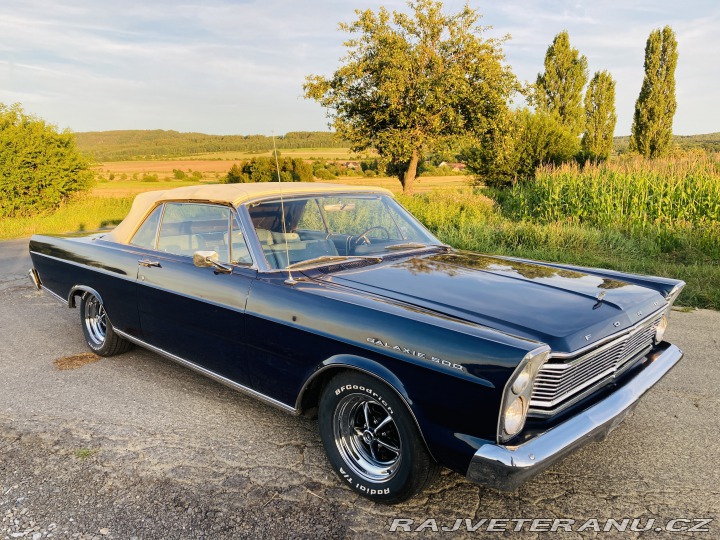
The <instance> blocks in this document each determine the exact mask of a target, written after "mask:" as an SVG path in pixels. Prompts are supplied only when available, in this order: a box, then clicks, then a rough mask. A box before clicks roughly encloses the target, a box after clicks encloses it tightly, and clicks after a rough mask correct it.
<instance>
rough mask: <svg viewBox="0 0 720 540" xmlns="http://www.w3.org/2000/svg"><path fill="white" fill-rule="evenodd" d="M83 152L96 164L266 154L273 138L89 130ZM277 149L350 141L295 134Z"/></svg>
mask: <svg viewBox="0 0 720 540" xmlns="http://www.w3.org/2000/svg"><path fill="white" fill-rule="evenodd" d="M75 140H76V141H77V145H78V147H79V148H80V150H81V151H82V152H83V153H85V154H87V155H88V156H90V157H92V158H93V159H95V160H97V161H122V160H132V159H154V158H170V157H178V156H188V155H192V154H204V153H207V152H258V153H261V152H267V151H269V150H272V146H273V142H272V137H267V136H265V135H207V134H205V133H181V132H178V131H165V130H161V129H156V130H126V131H88V132H82V133H76V134H75ZM275 141H276V144H277V148H278V150H282V149H290V148H345V147H348V146H349V144H348V143H347V142H344V141H341V140H338V139H336V138H335V134H334V133H330V132H323V131H293V132H289V133H286V134H285V135H278V136H276V137H275Z"/></svg>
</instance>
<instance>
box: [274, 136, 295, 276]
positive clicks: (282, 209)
mask: <svg viewBox="0 0 720 540" xmlns="http://www.w3.org/2000/svg"><path fill="white" fill-rule="evenodd" d="M272 141H273V154H274V155H275V170H276V171H277V179H278V182H280V186H279V188H280V212H281V213H282V231H283V239H284V240H285V257H286V259H287V265H288V269H287V271H288V277H287V279H286V280H285V283H286V284H287V285H295V284H296V283H297V281H296V280H295V279H294V278H293V275H292V270H290V268H289V266H290V248H289V247H288V239H287V225H286V224H285V202H284V201H283V190H282V178H281V177H280V162H279V161H278V155H277V146H276V145H275V132H274V131H273V132H272Z"/></svg>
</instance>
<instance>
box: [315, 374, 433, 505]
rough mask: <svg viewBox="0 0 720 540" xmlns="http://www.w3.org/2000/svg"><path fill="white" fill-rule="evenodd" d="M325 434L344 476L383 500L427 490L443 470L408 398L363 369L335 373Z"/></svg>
mask: <svg viewBox="0 0 720 540" xmlns="http://www.w3.org/2000/svg"><path fill="white" fill-rule="evenodd" d="M318 421H319V424H320V436H321V438H322V441H323V446H324V447H325V452H326V453H327V455H328V459H329V461H330V463H331V465H332V466H333V468H334V469H335V472H336V473H337V474H338V476H339V477H340V478H341V479H342V480H344V481H345V482H346V483H347V484H348V485H349V486H350V487H351V488H352V489H353V490H354V491H356V492H358V493H360V494H361V495H364V496H365V497H368V498H370V499H372V500H375V501H377V502H384V503H396V502H400V501H403V500H406V499H408V498H410V497H412V496H413V495H415V494H416V493H417V492H419V491H421V490H422V489H423V488H424V487H425V486H427V485H428V484H429V483H430V482H432V480H434V479H435V477H436V476H437V473H438V471H439V466H438V465H437V464H436V463H435V462H434V461H433V459H432V458H431V457H430V455H429V454H428V452H427V450H426V449H425V443H424V442H423V440H422V439H421V437H420V434H419V433H418V430H417V427H416V425H415V421H414V419H413V418H412V416H411V414H410V412H409V411H408V409H407V407H406V406H405V403H404V402H403V401H402V400H401V399H400V398H399V397H398V396H397V394H396V393H395V392H394V391H393V390H392V389H391V388H390V387H389V386H387V385H386V384H384V383H382V382H380V381H379V380H378V379H375V378H373V377H369V376H367V375H363V374H361V373H352V372H346V373H341V374H339V375H337V376H335V377H334V378H333V379H332V380H331V381H330V382H329V383H328V385H327V386H326V387H325V389H324V391H323V394H322V396H321V399H320V407H319V410H318Z"/></svg>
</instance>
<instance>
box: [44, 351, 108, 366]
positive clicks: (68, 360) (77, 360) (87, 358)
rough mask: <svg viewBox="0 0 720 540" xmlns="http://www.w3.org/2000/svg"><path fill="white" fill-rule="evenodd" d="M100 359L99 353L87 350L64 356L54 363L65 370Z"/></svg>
mask: <svg viewBox="0 0 720 540" xmlns="http://www.w3.org/2000/svg"><path fill="white" fill-rule="evenodd" d="M98 360H100V357H99V356H98V355H97V354H93V353H89V352H87V353H80V354H73V355H72V356H63V357H62V358H58V359H57V360H55V362H54V363H55V367H56V368H58V369H60V370H65V369H77V368H81V367H83V366H85V365H87V364H92V363H95V362H97V361H98Z"/></svg>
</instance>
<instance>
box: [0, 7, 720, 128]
mask: <svg viewBox="0 0 720 540" xmlns="http://www.w3.org/2000/svg"><path fill="white" fill-rule="evenodd" d="M462 4H463V2H460V1H455V0H453V1H446V2H445V6H446V9H447V10H448V11H457V10H459V9H460V7H461V6H462ZM380 5H384V6H386V7H388V8H390V9H396V10H403V9H405V3H404V2H396V1H387V0H386V1H374V0H373V1H363V0H356V1H354V2H346V1H323V0H304V1H295V2H293V1H282V0H262V1H258V0H245V1H242V0H207V1H202V0H195V1H194V2H183V1H176V2H170V1H165V0H156V1H153V0H150V1H148V0H141V1H136V0H117V1H116V2H109V1H103V0H71V1H62V0H60V1H58V0H52V1H49V0H20V1H18V0H1V1H0V102H1V103H5V104H10V103H15V102H19V103H21V104H22V105H23V107H24V108H25V110H26V111H27V112H29V113H32V114H35V115H37V116H40V117H42V118H44V119H45V120H47V121H48V122H50V123H53V124H55V125H57V126H59V127H60V128H69V129H71V130H73V131H90V130H110V129H174V130H178V131H198V132H204V133H214V134H256V133H260V134H270V133H271V132H273V131H274V132H275V133H279V134H282V133H286V132H288V131H299V130H303V131H304V130H326V129H327V120H326V118H325V113H324V111H323V109H321V108H320V107H319V106H318V105H317V104H315V103H314V102H311V101H307V100H304V99H303V98H302V84H303V81H304V78H305V76H306V75H308V74H323V75H330V74H331V73H332V72H333V71H334V70H335V68H336V67H337V66H338V65H339V60H340V58H341V57H342V56H343V54H344V49H343V47H342V42H343V40H344V39H345V37H346V36H345V34H343V33H341V32H339V31H338V30H337V24H338V23H339V22H341V21H350V20H352V19H354V9H355V8H359V9H366V8H371V9H376V8H377V7H378V6H380ZM470 5H471V7H473V8H475V9H477V10H478V11H479V12H480V13H482V14H483V19H482V21H481V22H482V24H484V25H492V26H493V27H494V28H493V29H492V30H490V31H488V32H487V35H488V36H492V37H499V36H502V35H505V34H510V35H511V39H510V40H509V41H508V42H506V44H505V45H504V51H505V55H506V59H507V62H508V63H509V64H510V65H511V66H512V68H513V71H514V72H515V74H516V75H517V76H518V77H519V78H520V79H521V80H526V81H534V80H535V78H536V77H537V74H538V72H539V71H541V70H542V65H543V58H544V55H545V51H546V49H547V46H548V45H549V43H550V42H551V41H552V39H553V37H554V36H555V35H556V34H557V33H558V32H560V31H562V30H568V31H569V33H570V40H571V43H572V45H573V46H574V47H576V48H578V49H579V50H580V52H581V53H582V54H584V55H585V56H587V58H588V63H589V68H590V74H591V75H592V73H593V72H595V71H597V70H603V69H607V70H609V71H610V72H611V73H612V75H613V77H614V78H615V80H616V81H617V96H616V108H617V113H618V124H617V128H616V135H626V134H628V133H629V132H630V125H631V122H632V112H633V108H634V104H635V99H636V98H637V95H638V93H639V91H640V85H641V82H642V77H643V55H644V48H645V41H646V40H647V37H648V35H649V33H650V31H651V30H653V29H654V28H658V27H661V26H664V25H666V24H669V25H671V26H672V28H673V29H674V30H675V32H676V34H677V38H678V51H679V61H678V68H677V72H676V79H677V98H678V109H677V114H676V115H675V121H674V126H673V131H674V132H675V133H678V134H681V135H690V134H696V133H708V132H715V131H720V107H718V104H717V97H718V90H717V89H718V88H719V87H720V67H718V66H719V63H718V60H717V57H718V53H720V2H717V1H715V0H688V1H683V2H678V1H677V0H672V1H669V0H655V1H646V0H640V1H635V0H632V1H631V0H625V1H616V0H609V1H602V2H600V1H597V0H595V1H584V0H582V1H581V0H575V1H569V0H567V1H566V0H558V1H550V0H538V1H532V0H507V1H497V0H494V1H492V2H475V1H473V2H470Z"/></svg>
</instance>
